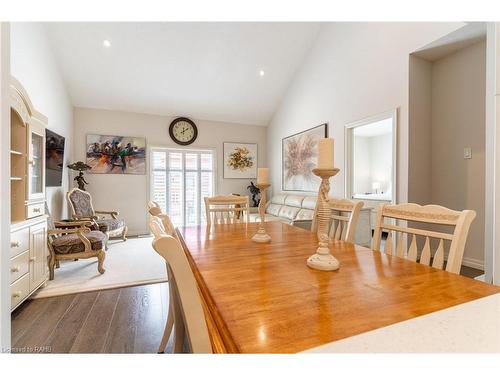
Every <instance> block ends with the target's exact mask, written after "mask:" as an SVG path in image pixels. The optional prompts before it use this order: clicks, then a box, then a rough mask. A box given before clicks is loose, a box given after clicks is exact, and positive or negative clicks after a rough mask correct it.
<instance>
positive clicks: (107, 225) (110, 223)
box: [96, 219, 125, 232]
mask: <svg viewBox="0 0 500 375" xmlns="http://www.w3.org/2000/svg"><path fill="white" fill-rule="evenodd" d="M96 223H97V225H99V230H100V231H102V232H111V231H112V230H115V229H120V228H123V227H124V226H125V222H124V221H123V220H120V219H101V220H96Z"/></svg>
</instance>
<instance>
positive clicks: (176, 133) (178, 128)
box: [168, 117, 198, 146]
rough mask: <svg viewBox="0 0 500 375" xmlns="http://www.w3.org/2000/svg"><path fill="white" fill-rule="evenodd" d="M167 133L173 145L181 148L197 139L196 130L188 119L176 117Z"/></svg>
mask: <svg viewBox="0 0 500 375" xmlns="http://www.w3.org/2000/svg"><path fill="white" fill-rule="evenodd" d="M168 133H169V134H170V138H172V140H173V141H174V142H175V143H177V144H178V145H181V146H187V145H190V144H191V143H193V142H194V141H195V140H196V137H198V128H197V127H196V124H195V123H194V122H193V121H191V120H190V119H188V118H186V117H178V118H176V119H175V120H174V121H172V123H171V124H170V127H169V128H168Z"/></svg>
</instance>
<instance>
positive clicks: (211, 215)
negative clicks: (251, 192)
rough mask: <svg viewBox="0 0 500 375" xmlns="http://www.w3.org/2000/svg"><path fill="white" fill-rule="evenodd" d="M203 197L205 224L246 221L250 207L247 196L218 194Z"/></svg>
mask: <svg viewBox="0 0 500 375" xmlns="http://www.w3.org/2000/svg"><path fill="white" fill-rule="evenodd" d="M204 199H205V213H206V215H207V225H211V224H235V223H245V222H248V214H249V208H250V199H249V197H248V196H244V197H242V196H238V195H218V196H215V197H205V198H204Z"/></svg>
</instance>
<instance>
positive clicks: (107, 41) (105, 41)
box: [102, 39, 111, 48]
mask: <svg viewBox="0 0 500 375" xmlns="http://www.w3.org/2000/svg"><path fill="white" fill-rule="evenodd" d="M102 45H103V46H104V47H106V48H109V47H111V42H110V41H109V40H107V39H104V40H103V41H102Z"/></svg>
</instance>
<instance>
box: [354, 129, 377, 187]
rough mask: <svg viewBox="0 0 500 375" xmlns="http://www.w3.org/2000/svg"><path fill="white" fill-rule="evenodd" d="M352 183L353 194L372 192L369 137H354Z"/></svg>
mask: <svg viewBox="0 0 500 375" xmlns="http://www.w3.org/2000/svg"><path fill="white" fill-rule="evenodd" d="M353 143H354V147H353V154H354V162H353V164H354V165H353V169H354V175H353V176H355V178H354V181H353V189H352V192H353V194H363V193H368V192H370V191H372V188H371V165H370V137H358V136H354V142H353Z"/></svg>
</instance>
